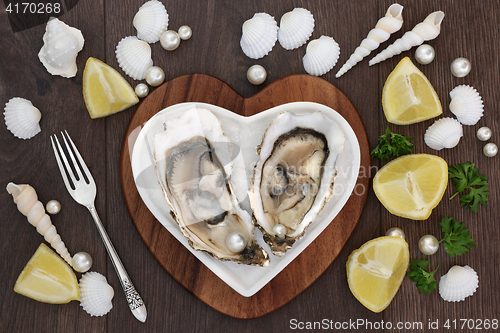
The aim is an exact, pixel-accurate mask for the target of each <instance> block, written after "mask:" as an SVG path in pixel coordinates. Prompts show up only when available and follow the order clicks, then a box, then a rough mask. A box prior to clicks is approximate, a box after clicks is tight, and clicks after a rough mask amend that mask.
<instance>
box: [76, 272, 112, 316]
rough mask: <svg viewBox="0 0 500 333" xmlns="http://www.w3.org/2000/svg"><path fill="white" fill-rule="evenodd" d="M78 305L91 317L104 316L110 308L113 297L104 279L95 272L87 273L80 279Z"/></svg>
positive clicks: (110, 288)
mask: <svg viewBox="0 0 500 333" xmlns="http://www.w3.org/2000/svg"><path fill="white" fill-rule="evenodd" d="M79 286H80V305H81V306H82V308H83V309H84V310H85V311H86V312H87V313H88V314H89V315H91V316H96V317H98V316H104V315H105V314H106V313H108V312H109V311H110V310H111V309H112V308H113V304H112V303H111V300H112V299H113V296H114V295H115V291H114V290H113V287H111V286H110V285H109V284H108V281H107V280H106V277H105V276H104V275H102V274H99V273H96V272H88V273H86V274H84V275H82V278H81V279H80V283H79Z"/></svg>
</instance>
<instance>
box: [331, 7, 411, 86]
mask: <svg viewBox="0 0 500 333" xmlns="http://www.w3.org/2000/svg"><path fill="white" fill-rule="evenodd" d="M402 13H403V6H401V5H400V4H397V3H394V4H392V5H390V6H389V8H388V9H387V12H386V13H385V16H384V17H382V18H381V19H380V20H378V22H377V24H376V25H375V28H373V29H372V30H370V32H369V33H368V36H367V37H366V38H365V39H363V40H362V41H361V44H360V45H359V46H358V47H357V48H356V50H354V53H353V54H352V55H351V56H350V57H349V59H348V60H347V61H346V63H345V64H344V65H343V66H342V68H340V70H339V71H338V72H337V74H335V77H336V78H339V77H341V76H342V75H344V74H345V73H346V72H347V71H348V70H350V69H351V68H352V67H353V66H355V65H356V64H357V63H358V62H360V61H361V60H363V58H364V57H366V56H367V55H369V54H370V53H371V52H372V51H373V50H375V49H376V48H378V47H379V45H380V43H383V42H385V41H386V40H388V39H389V37H390V36H391V34H393V33H395V32H396V31H398V30H399V29H401V27H402V26H403V15H402Z"/></svg>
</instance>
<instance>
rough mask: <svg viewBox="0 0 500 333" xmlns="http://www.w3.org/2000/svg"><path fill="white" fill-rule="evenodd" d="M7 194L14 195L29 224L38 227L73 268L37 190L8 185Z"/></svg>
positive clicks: (15, 201) (69, 256)
mask: <svg viewBox="0 0 500 333" xmlns="http://www.w3.org/2000/svg"><path fill="white" fill-rule="evenodd" d="M7 192H9V194H12V197H13V198H14V203H15V204H17V209H18V210H19V211H20V212H21V213H22V214H23V215H24V216H26V217H27V218H28V222H29V223H31V224H32V225H33V226H34V227H36V231H38V233H39V234H40V235H42V236H43V237H44V238H45V240H46V241H47V242H49V243H50V245H51V246H52V247H53V248H54V249H55V250H56V252H57V253H59V255H60V256H61V257H62V258H63V259H64V260H65V261H66V262H67V263H68V264H69V265H70V266H72V259H71V255H70V254H69V253H68V249H67V248H66V245H64V242H63V241H62V240H61V236H59V235H58V234H57V230H56V227H55V226H54V225H53V224H52V221H51V220H50V217H49V216H48V215H47V214H45V208H44V207H43V204H42V203H41V202H40V201H38V196H37V195H36V192H35V189H34V188H33V187H31V186H30V185H16V184H14V183H9V184H7Z"/></svg>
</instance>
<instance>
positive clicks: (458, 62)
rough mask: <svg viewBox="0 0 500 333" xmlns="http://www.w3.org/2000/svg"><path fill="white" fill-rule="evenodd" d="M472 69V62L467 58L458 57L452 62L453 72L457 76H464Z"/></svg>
mask: <svg viewBox="0 0 500 333" xmlns="http://www.w3.org/2000/svg"><path fill="white" fill-rule="evenodd" d="M470 69H471V64H470V62H469V60H467V59H465V58H457V59H455V60H453V62H452V63H451V74H453V75H455V76H456V77H464V76H466V75H467V74H469V72H470Z"/></svg>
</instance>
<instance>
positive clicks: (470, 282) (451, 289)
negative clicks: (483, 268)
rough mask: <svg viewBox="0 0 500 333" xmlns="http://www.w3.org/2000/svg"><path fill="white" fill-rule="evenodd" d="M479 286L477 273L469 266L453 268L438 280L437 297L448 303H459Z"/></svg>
mask: <svg viewBox="0 0 500 333" xmlns="http://www.w3.org/2000/svg"><path fill="white" fill-rule="evenodd" d="M478 285H479V278H478V277H477V273H476V272H475V271H474V270H473V269H472V268H470V267H469V266H464V267H462V266H453V267H452V268H450V270H449V271H448V273H446V274H445V275H443V276H442V277H441V280H439V295H441V297H442V298H443V299H444V300H445V301H448V302H460V301H463V300H465V298H466V297H469V296H472V295H473V294H474V292H476V289H477V287H478Z"/></svg>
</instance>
